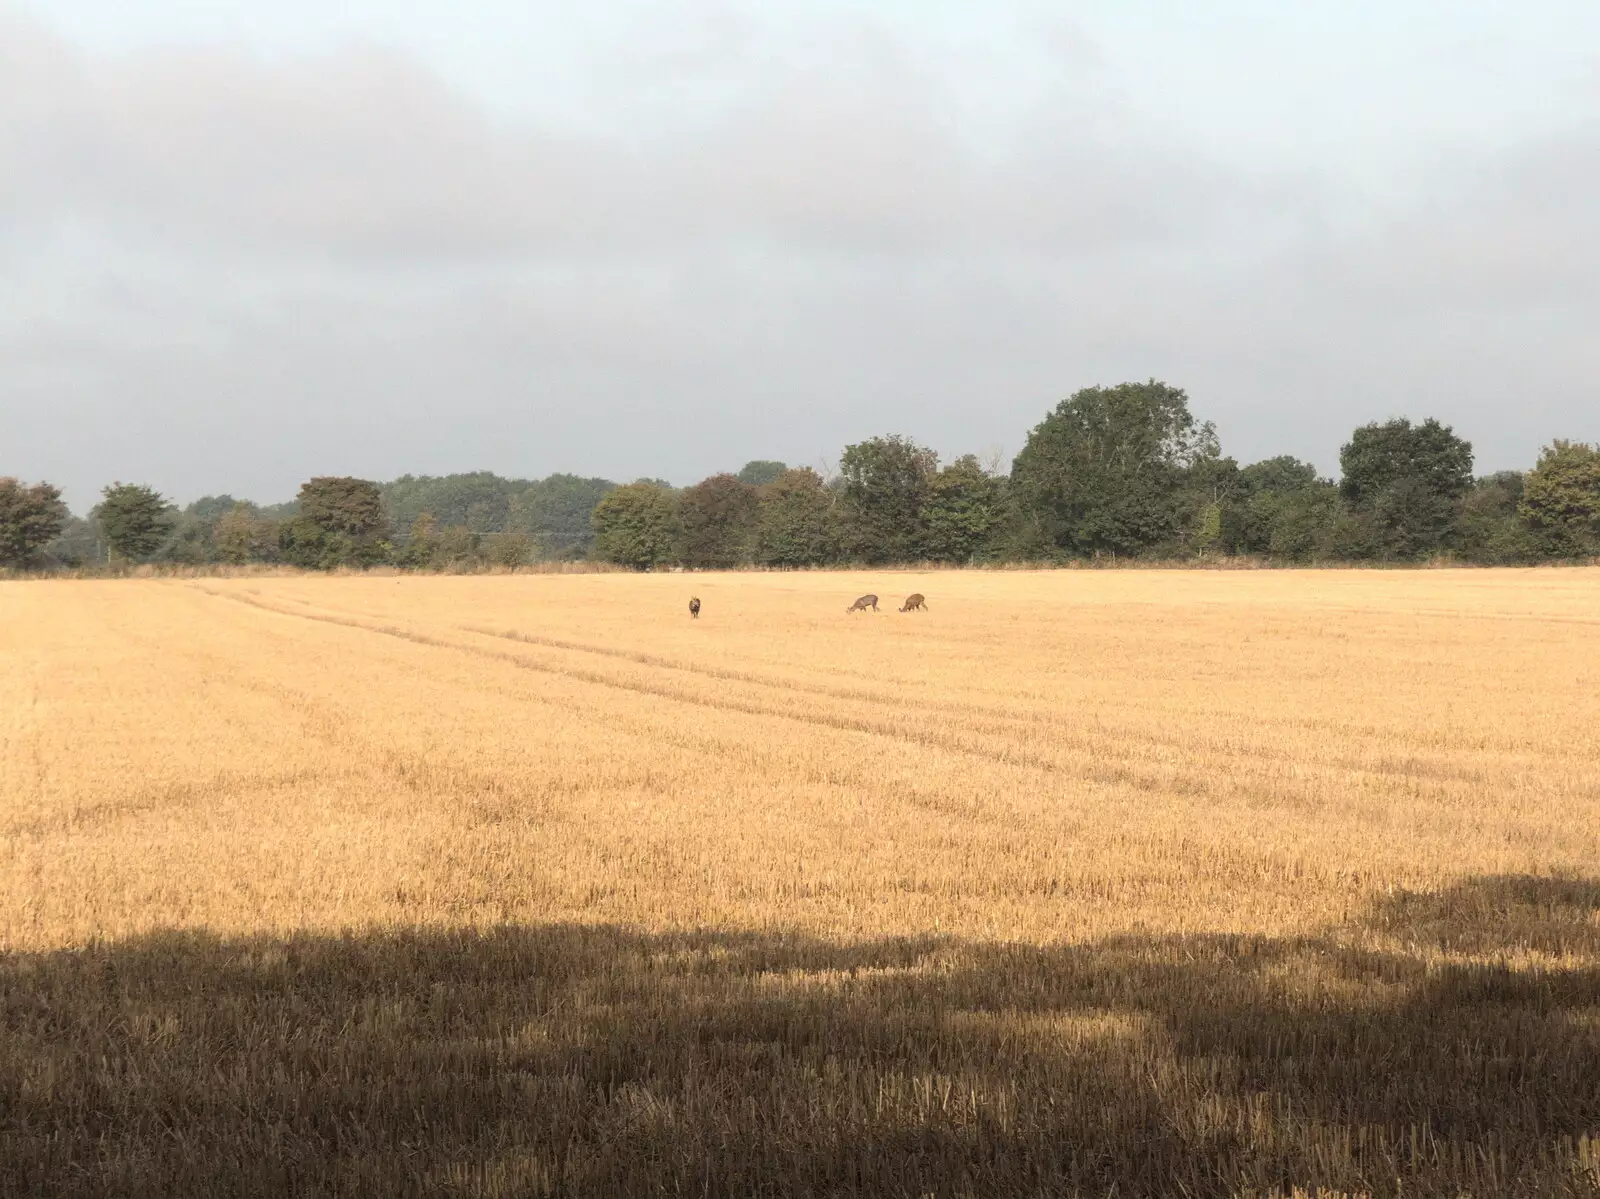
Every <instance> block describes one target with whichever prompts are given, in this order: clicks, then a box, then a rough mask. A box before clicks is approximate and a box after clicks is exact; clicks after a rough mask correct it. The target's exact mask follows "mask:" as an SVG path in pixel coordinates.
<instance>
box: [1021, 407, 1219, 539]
mask: <svg viewBox="0 0 1600 1199" xmlns="http://www.w3.org/2000/svg"><path fill="white" fill-rule="evenodd" d="M1216 455H1217V443H1216V433H1215V431H1214V430H1213V428H1212V426H1211V425H1210V424H1209V423H1207V424H1204V425H1196V423H1195V420H1194V417H1193V416H1191V415H1190V413H1189V397H1188V396H1187V395H1186V394H1185V393H1184V392H1183V391H1182V390H1181V389H1180V388H1176V387H1169V386H1168V385H1167V384H1165V383H1160V382H1157V381H1156V380H1154V379H1152V380H1150V381H1149V382H1148V383H1123V384H1119V385H1118V386H1116V387H1090V388H1086V389H1084V390H1083V391H1079V392H1077V393H1076V394H1075V395H1073V396H1071V397H1069V398H1068V399H1065V400H1063V401H1062V402H1061V403H1060V404H1059V405H1058V406H1057V407H1056V409H1055V411H1053V412H1052V413H1050V414H1049V415H1048V416H1047V417H1045V419H1044V420H1043V421H1042V422H1041V423H1040V424H1039V425H1038V426H1037V427H1036V428H1034V430H1033V431H1032V432H1031V433H1029V434H1028V441H1027V444H1026V445H1024V446H1023V448H1022V452H1021V453H1020V454H1018V455H1017V458H1016V461H1015V463H1014V464H1013V465H1012V471H1011V480H1012V486H1013V487H1014V489H1015V490H1016V493H1017V501H1018V504H1019V506H1020V507H1021V509H1022V510H1023V512H1024V513H1025V514H1027V515H1028V516H1030V517H1032V518H1033V519H1034V520H1036V521H1037V522H1038V523H1039V525H1040V526H1041V529H1042V531H1043V532H1045V534H1046V535H1047V536H1048V538H1049V540H1050V541H1051V542H1053V543H1054V545H1055V546H1057V547H1058V548H1059V549H1060V550H1064V551H1066V552H1067V553H1076V554H1087V553H1099V552H1101V551H1108V552H1111V553H1136V552H1138V551H1141V550H1148V549H1151V548H1153V547H1156V546H1159V545H1161V544H1162V543H1168V542H1172V541H1175V540H1176V539H1178V538H1179V537H1180V535H1181V532H1182V530H1183V528H1184V526H1185V523H1186V519H1185V518H1186V516H1187V515H1188V513H1187V512H1186V506H1187V505H1186V497H1185V495H1184V484H1185V481H1186V477H1187V473H1188V471H1189V470H1190V468H1191V467H1192V466H1194V464H1195V463H1196V462H1198V461H1200V460H1202V459H1205V458H1207V457H1216Z"/></svg>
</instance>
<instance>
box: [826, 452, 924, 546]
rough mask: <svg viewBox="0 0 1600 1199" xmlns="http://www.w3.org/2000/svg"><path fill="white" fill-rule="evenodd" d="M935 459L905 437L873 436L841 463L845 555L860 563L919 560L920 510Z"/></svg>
mask: <svg viewBox="0 0 1600 1199" xmlns="http://www.w3.org/2000/svg"><path fill="white" fill-rule="evenodd" d="M938 470H939V455H937V454H936V453H934V452H933V451H932V450H930V449H928V448H926V447H924V446H920V445H918V444H917V443H916V442H914V441H911V440H909V439H908V438H904V437H900V436H893V437H873V438H870V439H868V440H867V441H863V442H859V443H857V444H856V445H850V446H846V447H845V450H844V453H843V454H842V455H841V456H840V458H839V475H840V478H841V480H842V482H843V489H842V491H841V494H840V501H841V503H840V517H841V524H842V529H843V533H844V537H845V550H846V552H847V553H848V554H849V555H850V556H851V557H853V558H857V559H859V560H860V561H862V562H912V561H915V560H917V559H919V558H921V557H922V556H923V553H924V545H923V542H924V534H925V532H926V529H925V526H924V524H923V513H924V508H925V507H926V505H927V502H928V495H929V492H930V490H931V488H932V485H933V479H934V476H935V475H936V474H937V473H938Z"/></svg>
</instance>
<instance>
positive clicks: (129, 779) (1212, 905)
mask: <svg viewBox="0 0 1600 1199" xmlns="http://www.w3.org/2000/svg"><path fill="white" fill-rule="evenodd" d="M866 591H875V592H877V593H878V594H879V595H880V596H881V597H882V601H881V606H882V607H883V609H884V610H883V611H882V612H880V613H877V614H873V613H870V612H869V613H865V614H853V615H848V616H847V615H846V614H845V612H844V608H845V606H846V605H847V604H849V603H850V601H852V600H853V599H854V598H855V597H856V596H857V595H859V594H861V593H863V592H866ZM912 591H921V592H924V593H926V594H927V596H928V604H929V609H930V610H929V611H928V612H925V613H906V614H900V613H897V612H895V611H893V610H892V609H893V608H895V607H897V606H898V605H899V603H900V601H901V599H902V598H903V597H904V595H905V594H907V593H909V592H912ZM691 594H697V595H699V596H700V597H701V599H702V600H703V601H704V612H703V614H702V616H701V618H700V619H699V620H696V621H691V620H690V619H689V615H688V612H687V607H686V606H687V602H688V598H689V596H690V595H691ZM0 684H3V687H4V690H3V692H0V695H3V699H0V1194H11V1193H18V1194H21V1193H37V1194H67V1193H78V1194H174V1193H194V1194H201V1193H255V1194H278V1193H297V1194H334V1193H337V1194H356V1193H366V1194H386V1195H387V1194H413V1193H434V1194H463V1195H466V1194H471V1195H540V1194H656V1193H680V1192H681V1193H690V1192H692V1193H695V1194H726V1195H745V1194H793V1195H801V1194H841V1195H843V1194H886V1195H899V1194H905V1195H921V1194H927V1193H934V1194H951V1195H956V1194H962V1195H965V1194H971V1195H993V1194H1030V1195H1074V1194H1081V1195H1102V1194H1112V1193H1115V1194H1118V1195H1133V1194H1180V1193H1187V1194H1194V1195H1235V1194H1272V1193H1288V1192H1290V1191H1291V1190H1293V1189H1294V1188H1296V1187H1300V1188H1304V1189H1306V1190H1308V1191H1311V1192H1315V1191H1316V1190H1317V1189H1318V1188H1323V1189H1325V1190H1326V1191H1328V1192H1332V1193H1370V1194H1407V1195H1441V1196H1444V1195H1449V1196H1455V1195H1458V1194H1463V1193H1465V1194H1481V1195H1493V1194H1514V1193H1524V1194H1595V1193H1600V570H1538V571H1430V572H1415V573H1380V572H1332V571H1317V572H1305V573H1298V572H1248V573H1244V572H1241V573H1203V572H1170V573H1163V572H1143V571H1141V572H1125V573H1124V572H1061V573H1044V574H1035V573H1018V572H1012V573H976V572H974V573H966V572H962V573H957V572H937V573H934V574H915V573H909V572H908V573H893V572H884V573H877V574H865V573H852V574H845V573H837V574H822V573H818V574H797V575H761V574H728V575H693V576H675V575H663V576H627V575H592V576H560V575H536V576H515V577H475V578H449V577H442V578H441V577H432V578H411V577H393V576H387V577H348V578H334V579H327V578H313V577H258V578H239V579H225V578H206V579H174V580H108V581H104V582H92V581H76V582H65V581H63V582H17V583H0Z"/></svg>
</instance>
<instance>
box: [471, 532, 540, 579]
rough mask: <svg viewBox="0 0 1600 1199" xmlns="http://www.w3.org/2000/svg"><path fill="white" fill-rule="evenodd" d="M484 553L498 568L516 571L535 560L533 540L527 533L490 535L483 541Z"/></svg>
mask: <svg viewBox="0 0 1600 1199" xmlns="http://www.w3.org/2000/svg"><path fill="white" fill-rule="evenodd" d="M483 553H484V556H485V557H486V558H488V560H489V561H490V562H492V563H494V564H495V565H496V566H508V567H510V568H511V569H512V570H515V569H516V568H517V567H519V566H526V565H527V564H528V563H529V562H531V561H532V560H533V554H534V544H533V538H531V537H529V536H528V535H527V534H526V533H490V534H489V535H488V536H487V537H485V538H484V539H483Z"/></svg>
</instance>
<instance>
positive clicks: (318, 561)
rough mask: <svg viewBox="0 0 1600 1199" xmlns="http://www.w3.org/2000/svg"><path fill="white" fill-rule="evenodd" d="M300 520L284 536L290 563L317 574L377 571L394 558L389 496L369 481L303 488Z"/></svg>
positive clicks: (324, 481)
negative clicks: (348, 568) (357, 568)
mask: <svg viewBox="0 0 1600 1199" xmlns="http://www.w3.org/2000/svg"><path fill="white" fill-rule="evenodd" d="M296 502H297V505H298V514H297V515H296V516H294V517H293V518H292V519H290V520H288V521H285V522H284V524H283V526H282V529H281V531H280V534H279V546H280V548H281V551H282V553H283V557H284V560H285V561H287V562H290V563H293V564H294V565H296V566H301V567H305V568H307V569H311V570H330V569H332V568H334V567H336V566H372V565H375V564H377V563H379V562H382V561H384V560H385V559H386V558H387V557H388V556H389V551H390V546H389V542H388V535H389V519H388V516H387V514H386V513H385V512H384V507H383V493H382V491H381V489H380V488H379V487H378V485H377V484H376V483H373V482H370V481H368V480H366V479H352V478H348V477H334V476H319V477H318V478H315V479H311V480H309V481H307V482H306V483H303V484H302V485H301V487H300V495H299V497H298V498H297V501H296Z"/></svg>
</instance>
